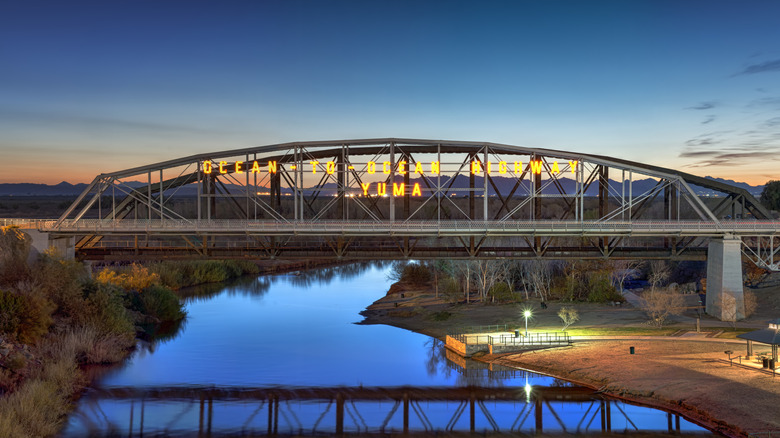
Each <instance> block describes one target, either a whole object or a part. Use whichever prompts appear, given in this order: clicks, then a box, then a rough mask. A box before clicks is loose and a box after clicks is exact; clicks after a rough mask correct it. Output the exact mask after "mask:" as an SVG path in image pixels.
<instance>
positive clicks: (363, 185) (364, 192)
mask: <svg viewBox="0 0 780 438" xmlns="http://www.w3.org/2000/svg"><path fill="white" fill-rule="evenodd" d="M369 186H371V183H360V187H363V196H368V187H369Z"/></svg>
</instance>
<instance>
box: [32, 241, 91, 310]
mask: <svg viewBox="0 0 780 438" xmlns="http://www.w3.org/2000/svg"><path fill="white" fill-rule="evenodd" d="M32 277H33V280H32V281H33V286H32V287H33V288H35V289H38V290H40V292H41V293H42V294H44V295H45V296H47V297H48V298H49V299H50V300H51V301H52V302H53V303H54V305H55V306H56V311H55V313H56V314H57V315H59V316H62V317H65V318H69V319H78V318H79V316H80V315H82V314H83V312H84V306H85V305H86V303H85V301H84V294H83V291H82V284H83V283H84V282H85V281H86V280H87V279H88V278H89V276H88V275H87V271H86V269H85V268H84V265H83V264H82V263H80V262H78V261H75V260H62V259H59V258H57V257H54V256H52V255H50V254H44V255H43V256H41V258H40V259H39V260H38V264H37V265H36V269H35V270H34V271H33V275H32Z"/></svg>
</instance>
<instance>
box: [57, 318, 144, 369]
mask: <svg viewBox="0 0 780 438" xmlns="http://www.w3.org/2000/svg"><path fill="white" fill-rule="evenodd" d="M133 343H134V338H133V336H131V335H127V336H122V335H117V334H113V333H112V334H106V333H101V332H100V331H99V330H98V329H96V328H95V327H93V326H80V327H73V328H70V329H68V331H66V332H65V333H63V334H62V335H61V336H60V339H59V342H56V343H54V342H52V343H49V344H47V345H46V348H47V354H48V355H49V356H51V357H57V358H73V359H75V361H76V362H78V363H81V364H103V363H114V362H119V361H120V360H122V359H124V357H125V356H126V355H127V350H128V349H129V348H130V347H131V346H132V345H133Z"/></svg>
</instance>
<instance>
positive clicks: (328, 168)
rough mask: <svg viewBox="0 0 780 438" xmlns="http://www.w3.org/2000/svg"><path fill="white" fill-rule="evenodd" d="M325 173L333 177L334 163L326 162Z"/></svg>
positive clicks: (334, 171)
mask: <svg viewBox="0 0 780 438" xmlns="http://www.w3.org/2000/svg"><path fill="white" fill-rule="evenodd" d="M325 171H326V172H328V175H333V174H334V173H336V163H334V162H333V161H328V162H327V163H325Z"/></svg>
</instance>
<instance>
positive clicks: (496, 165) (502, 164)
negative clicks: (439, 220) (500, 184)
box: [201, 160, 578, 196]
mask: <svg viewBox="0 0 780 438" xmlns="http://www.w3.org/2000/svg"><path fill="white" fill-rule="evenodd" d="M568 164H569V169H570V170H571V173H576V172H577V164H578V161H577V160H569V162H568ZM305 165H308V169H306V168H303V167H304V166H305ZM337 165H338V163H336V162H335V161H327V162H325V163H322V162H319V161H317V160H311V161H309V162H308V163H304V164H303V165H302V168H301V171H303V172H309V171H311V173H312V174H315V175H316V174H317V173H318V172H325V173H326V174H328V175H333V174H335V173H336V172H337ZM564 165H565V164H564ZM347 166H348V168H349V169H350V170H352V169H354V167H353V166H352V165H349V164H347ZM265 167H266V169H265V172H267V173H269V174H275V173H277V172H278V171H279V163H278V162H277V161H267V162H266V163H265ZM393 167H394V166H393V163H392V162H390V161H382V162H375V161H369V162H367V163H366V164H365V169H364V171H365V172H366V173H367V174H369V175H374V174H376V173H378V172H381V173H383V174H385V175H390V174H392V173H393ZM290 168H291V170H297V169H298V166H297V165H294V164H293V165H291V166H290ZM201 169H202V170H203V173H205V174H211V173H221V174H227V173H255V174H258V173H261V172H263V170H262V169H261V164H260V162H258V161H257V160H254V161H251V162H244V161H235V162H233V163H228V162H227V161H211V160H206V161H204V162H203V163H202V167H201ZM542 169H546V170H547V172H548V173H549V174H550V175H556V174H559V173H561V168H560V166H559V165H558V162H557V161H553V162H552V164H550V163H546V162H543V161H542V160H531V161H530V162H528V165H527V166H523V162H522V161H513V162H507V161H498V162H492V161H487V162H483V161H477V160H473V161H471V169H470V171H471V174H472V175H481V174H487V175H493V174H496V173H497V174H499V175H506V174H511V175H521V174H523V173H524V172H530V173H533V174H536V175H541V173H542ZM395 172H396V173H397V174H398V175H406V174H416V175H426V172H428V174H430V175H439V174H440V173H441V163H440V162H438V161H432V162H430V163H428V164H427V165H425V164H423V163H421V162H415V163H409V162H407V161H398V162H397V163H396V166H395ZM360 185H361V188H362V189H363V195H364V196H371V195H373V194H374V193H375V194H376V195H377V196H387V183H376V185H375V186H374V189H372V187H371V186H372V183H361V184H360ZM408 189H409V188H408V187H406V186H405V185H404V184H403V183H401V184H398V183H393V184H392V190H393V196H405V195H407V194H411V196H421V195H422V190H421V189H420V184H419V183H415V184H414V186H413V187H412V188H411V193H407V192H408Z"/></svg>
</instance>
